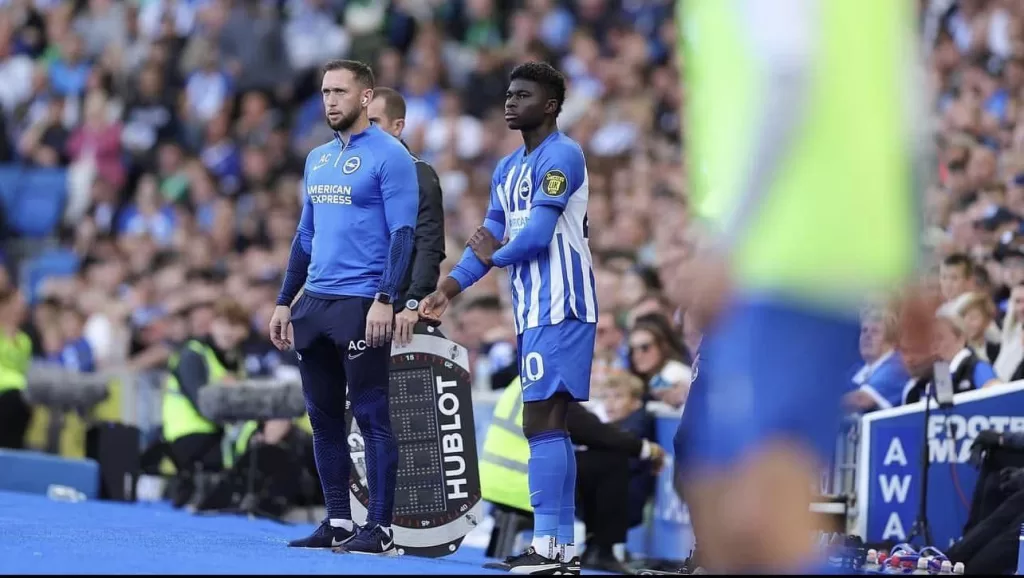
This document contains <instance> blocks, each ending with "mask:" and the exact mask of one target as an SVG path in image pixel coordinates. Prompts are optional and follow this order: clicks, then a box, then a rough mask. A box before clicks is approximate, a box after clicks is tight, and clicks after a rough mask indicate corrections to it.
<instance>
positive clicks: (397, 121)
mask: <svg viewBox="0 0 1024 578" xmlns="http://www.w3.org/2000/svg"><path fill="white" fill-rule="evenodd" d="M366 114H367V115H368V116H369V117H370V122H372V123H374V124H376V125H377V126H379V127H380V128H382V129H384V132H387V133H388V134H390V135H391V136H393V137H395V138H402V129H403V128H404V127H405V119H403V118H391V117H389V116H388V112H387V106H385V103H384V99H383V98H379V97H375V98H374V99H373V100H371V101H370V106H368V107H366Z"/></svg>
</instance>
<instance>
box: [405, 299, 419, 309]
mask: <svg viewBox="0 0 1024 578" xmlns="http://www.w3.org/2000/svg"><path fill="white" fill-rule="evenodd" d="M419 306H420V302H419V301H417V300H415V299H410V300H408V301H406V302H405V308H406V309H418V308H419Z"/></svg>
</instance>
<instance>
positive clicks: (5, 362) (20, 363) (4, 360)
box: [0, 331, 32, 393]
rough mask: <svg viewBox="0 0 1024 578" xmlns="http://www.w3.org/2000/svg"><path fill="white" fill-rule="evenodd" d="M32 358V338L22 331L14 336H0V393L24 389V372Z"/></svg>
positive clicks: (26, 370)
mask: <svg viewBox="0 0 1024 578" xmlns="http://www.w3.org/2000/svg"><path fill="white" fill-rule="evenodd" d="M31 360H32V340H31V339H29V337H28V335H26V334H25V332H23V331H19V332H18V333H16V334H15V335H14V337H0V393H4V392H5V391H8V390H12V389H25V385H26V383H27V382H26V378H25V376H26V373H27V372H28V366H29V363H30V362H31Z"/></svg>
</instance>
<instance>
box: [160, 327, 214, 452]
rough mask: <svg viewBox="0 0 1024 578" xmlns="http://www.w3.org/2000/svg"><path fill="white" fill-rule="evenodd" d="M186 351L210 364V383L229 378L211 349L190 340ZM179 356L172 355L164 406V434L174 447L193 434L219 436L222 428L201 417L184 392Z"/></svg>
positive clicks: (165, 439)
mask: <svg viewBox="0 0 1024 578" xmlns="http://www.w3.org/2000/svg"><path fill="white" fill-rule="evenodd" d="M185 347H187V348H188V349H191V350H192V351H194V352H196V353H198V354H199V355H202V356H203V359H205V360H206V369H207V381H208V383H217V382H218V381H221V380H222V379H224V377H225V376H226V375H228V373H229V372H228V370H227V369H225V368H224V366H223V365H221V363H220V360H218V359H217V354H216V353H214V352H213V349H211V348H210V347H208V346H207V345H205V344H203V343H201V342H199V341H196V340H190V341H189V342H188V343H186V344H185ZM178 360H179V355H178V353H174V354H173V355H171V358H170V359H169V360H168V362H167V368H168V370H169V372H170V375H168V376H167V381H166V382H165V384H164V403H163V412H162V414H163V432H164V441H166V442H167V443H173V442H174V441H175V440H177V439H179V438H182V437H185V436H187V435H192V434H202V433H217V432H218V431H219V428H218V427H217V425H216V424H214V423H213V422H211V421H210V420H208V419H206V418H205V417H203V416H202V414H200V413H199V410H198V409H196V407H195V406H194V405H192V402H191V401H189V399H188V398H187V397H186V396H185V394H184V393H182V391H181V387H180V385H179V384H178V378H177V376H176V374H175V372H176V370H177V369H178Z"/></svg>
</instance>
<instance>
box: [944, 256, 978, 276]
mask: <svg viewBox="0 0 1024 578" xmlns="http://www.w3.org/2000/svg"><path fill="white" fill-rule="evenodd" d="M942 264H943V265H945V266H947V267H957V266H961V265H962V266H963V268H964V275H966V276H967V277H970V276H972V275H973V274H974V263H973V262H972V261H971V258H970V257H968V256H967V255H965V254H964V253H953V254H952V255H950V256H948V257H946V258H945V259H943V260H942Z"/></svg>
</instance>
